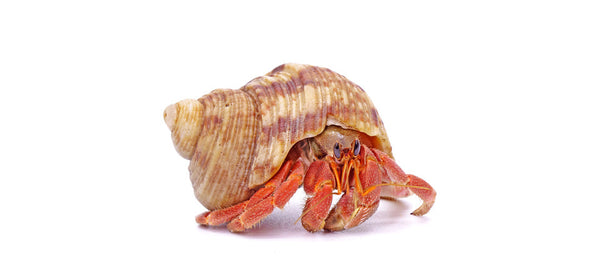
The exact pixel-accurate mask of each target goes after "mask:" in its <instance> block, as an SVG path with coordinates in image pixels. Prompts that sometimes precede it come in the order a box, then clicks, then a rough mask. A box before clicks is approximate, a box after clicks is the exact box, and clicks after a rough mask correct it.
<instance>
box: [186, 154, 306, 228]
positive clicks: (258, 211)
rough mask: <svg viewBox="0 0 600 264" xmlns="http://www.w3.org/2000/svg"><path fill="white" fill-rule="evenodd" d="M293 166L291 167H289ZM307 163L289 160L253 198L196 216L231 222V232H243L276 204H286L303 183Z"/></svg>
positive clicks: (210, 222)
mask: <svg viewBox="0 0 600 264" xmlns="http://www.w3.org/2000/svg"><path fill="white" fill-rule="evenodd" d="M290 168H291V169H290ZM303 174H304V165H303V164H302V163H301V162H299V161H297V162H296V163H294V165H293V167H292V162H291V161H287V162H285V163H284V165H283V166H282V167H281V169H280V170H279V172H277V174H275V176H273V178H271V180H269V181H268V182H267V183H266V184H265V186H264V187H262V188H261V189H259V190H258V191H256V193H254V194H253V195H252V196H251V197H250V199H248V200H247V201H245V202H242V203H239V204H236V205H233V206H231V207H228V208H224V209H220V210H214V211H209V212H206V213H204V214H201V215H199V216H198V217H196V222H197V223H199V224H201V225H221V224H224V223H227V222H229V224H228V225H227V228H228V229H229V230H230V231H232V232H242V231H244V230H246V229H248V228H251V227H252V226H254V225H255V224H257V223H258V222H260V220H262V219H264V218H265V217H267V216H268V215H269V214H271V212H273V209H274V207H278V208H283V207H284V206H285V204H286V203H287V202H288V201H289V200H290V198H291V197H292V196H293V195H294V193H295V192H296V190H297V189H298V188H299V187H300V185H301V184H302V175H303Z"/></svg>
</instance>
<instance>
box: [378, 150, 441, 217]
mask: <svg viewBox="0 0 600 264" xmlns="http://www.w3.org/2000/svg"><path fill="white" fill-rule="evenodd" d="M373 152H374V153H375V155H376V157H377V159H378V161H379V163H380V164H381V165H382V167H383V168H384V169H385V172H386V173H385V175H384V176H383V182H384V183H392V184H394V183H395V184H401V185H407V186H408V187H400V186H391V185H390V186H383V191H382V196H384V197H389V198H402V197H406V196H409V195H410V194H411V193H414V194H416V195H417V196H418V197H419V198H421V200H423V203H422V204H421V206H420V207H419V208H417V209H416V210H415V211H413V212H412V213H411V214H412V215H419V216H420V215H424V214H426V213H427V212H429V210H430V209H431V207H432V206H433V203H434V202H435V196H436V192H435V190H434V189H433V187H431V185H429V183H427V182H426V181H424V180H423V179H421V178H419V177H417V176H415V175H412V174H406V173H404V171H402V169H401V168H400V167H399V166H398V164H396V162H395V161H394V160H392V159H391V158H390V157H389V156H388V155H387V154H385V153H383V152H381V151H379V150H373Z"/></svg>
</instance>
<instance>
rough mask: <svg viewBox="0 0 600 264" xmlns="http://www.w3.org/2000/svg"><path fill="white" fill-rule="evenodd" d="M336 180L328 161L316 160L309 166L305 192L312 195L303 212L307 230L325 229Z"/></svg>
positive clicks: (303, 222)
mask: <svg viewBox="0 0 600 264" xmlns="http://www.w3.org/2000/svg"><path fill="white" fill-rule="evenodd" d="M334 181H335V179H334V176H333V174H332V173H331V169H330V168H329V164H328V163H327V162H325V161H322V160H316V161H314V162H313V163H312V164H311V165H310V167H309V168H308V171H307V172H306V176H305V178H304V192H306V194H307V195H309V196H311V197H309V198H308V200H306V205H305V206H304V211H303V212H302V226H303V227H304V229H306V230H307V231H310V232H316V231H319V230H321V229H323V226H324V225H325V217H327V214H328V212H329V207H331V201H332V192H333V187H334V186H333V185H334Z"/></svg>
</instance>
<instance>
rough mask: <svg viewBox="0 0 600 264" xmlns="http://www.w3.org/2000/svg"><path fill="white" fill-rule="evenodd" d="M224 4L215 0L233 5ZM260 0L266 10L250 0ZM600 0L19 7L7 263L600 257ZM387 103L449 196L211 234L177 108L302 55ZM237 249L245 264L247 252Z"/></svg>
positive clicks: (6, 118)
mask: <svg viewBox="0 0 600 264" xmlns="http://www.w3.org/2000/svg"><path fill="white" fill-rule="evenodd" d="M214 2H216V1H214ZM250 2H251V3H250ZM599 14H600V8H599V4H598V3H597V2H596V1H494V2H490V1H396V3H394V4H391V3H388V2H378V1H372V2H369V4H365V3H364V1H362V2H361V3H360V4H359V3H354V2H351V1H345V2H339V3H321V2H317V1H294V2H285V3H284V2H283V1H281V2H276V1H273V2H257V1H247V2H222V3H219V4H214V3H198V2H197V1H37V2H36V1H3V2H2V3H1V4H0V88H1V93H0V113H1V116H2V120H1V121H2V122H1V124H2V129H1V130H0V133H1V134H0V144H1V150H0V154H1V155H2V157H1V159H0V164H1V165H0V206H1V207H0V214H1V217H0V251H1V253H0V262H1V263H47V262H56V263H58V262H59V261H60V262H63V263H142V262H155V263H198V262H208V261H210V262H217V263H225V262H223V261H228V262H227V263H239V262H240V261H244V263H247V262H251V263H252V262H266V263H269V262H285V263H287V262H298V263H300V262H302V263H317V262H322V261H323V263H324V261H329V262H333V261H335V262H336V263H337V262H347V261H350V262H357V263H358V262H360V263H365V262H371V261H373V262H374V261H389V262H403V263H421V262H430V263H441V262H444V263H461V262H484V263H489V262H498V263H506V261H511V262H510V263H520V262H526V261H527V262H535V263H541V262H542V261H553V262H555V263H559V262H560V263H584V262H590V263H591V262H595V263H598V262H599V261H600V258H599V257H598V254H599V253H598V252H597V250H598V245H599V242H598V237H599V236H600V232H599V228H598V221H599V220H600V217H598V201H599V200H600V199H599V197H598V195H597V193H598V192H597V189H598V187H599V186H598V178H599V177H600V169H599V168H598V166H599V161H600V140H599V139H598V138H599V137H598V135H600V122H599V114H598V113H600V107H599V103H598V101H599V99H600V96H599V95H598V91H599V90H600V89H599V88H600V48H599V47H600V15H599ZM285 62H296V63H307V64H313V65H319V66H324V67H328V68H330V69H332V70H334V71H336V72H339V73H341V74H343V75H345V76H346V77H348V78H349V79H350V80H352V81H354V82H355V83H357V84H359V85H360V86H362V87H363V88H364V89H365V90H366V91H367V93H368V94H369V95H370V96H371V99H372V100H373V102H374V103H375V105H376V106H377V107H378V110H379V113H380V115H381V117H382V118H383V120H384V123H385V125H386V129H387V131H388V134H389V136H390V140H391V142H392V145H393V148H394V155H395V156H396V159H397V161H398V163H399V164H400V166H401V167H402V168H404V170H405V171H406V172H409V173H414V174H416V175H419V176H421V177H422V178H424V179H426V180H427V181H428V182H429V183H431V184H432V185H433V186H434V187H435V188H436V190H437V191H438V200H437V202H436V204H435V206H434V207H433V209H432V210H431V212H430V213H429V214H428V215H426V216H424V217H415V216H411V215H409V213H410V212H411V211H412V210H414V209H415V208H416V207H417V206H418V205H419V200H418V199H416V198H414V197H413V198H409V199H405V200H402V201H399V202H389V201H387V202H383V203H382V205H381V206H380V208H379V210H378V212H377V213H376V214H375V215H374V216H373V217H372V218H371V219H369V220H368V221H367V222H365V223H364V224H363V225H361V226H359V227H357V228H355V229H353V230H349V231H345V232H340V233H316V234H311V233H308V232H305V231H304V230H303V229H302V227H301V225H300V224H294V221H295V220H296V218H297V217H298V216H299V214H300V212H301V210H302V203H303V201H304V199H305V198H304V194H303V193H302V192H298V193H297V195H296V196H295V197H294V198H293V200H292V201H291V202H290V203H289V204H288V206H287V207H286V208H285V209H284V210H276V211H275V213H274V214H273V215H271V216H270V217H268V218H267V219H266V220H265V221H264V222H263V223H262V224H261V225H260V226H259V227H257V228H255V229H253V230H251V231H249V232H247V233H245V234H231V233H229V232H228V231H227V230H226V229H225V228H200V227H198V226H197V225H196V224H195V222H194V217H195V215H196V214H198V213H201V212H203V211H204V208H202V206H201V205H200V204H199V203H198V202H197V201H196V200H195V198H194V196H193V194H192V189H191V184H190V183H189V179H188V172H187V165H188V162H187V161H186V160H184V159H182V158H181V157H179V155H178V154H177V153H176V152H175V150H174V148H173V146H172V143H171V139H170V133H169V131H168V129H167V127H166V125H165V124H164V122H163V120H162V111H163V109H164V107H166V106H167V105H168V104H171V103H174V102H176V101H178V100H180V99H183V98H197V97H200V96H202V95H204V94H206V93H208V92H209V91H211V90H212V89H215V88H239V87H241V86H242V85H244V84H245V83H246V82H248V81H250V80H251V79H252V78H254V77H257V76H260V75H263V74H265V73H267V72H268V71H270V70H271V69H273V68H274V67H276V66H278V65H280V64H282V63H285ZM229 261H235V262H229Z"/></svg>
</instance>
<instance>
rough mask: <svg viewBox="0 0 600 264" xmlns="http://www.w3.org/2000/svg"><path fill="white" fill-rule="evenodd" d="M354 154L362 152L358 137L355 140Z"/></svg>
mask: <svg viewBox="0 0 600 264" xmlns="http://www.w3.org/2000/svg"><path fill="white" fill-rule="evenodd" d="M353 153H354V156H358V153H360V141H358V139H355V140H354V152H353Z"/></svg>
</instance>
